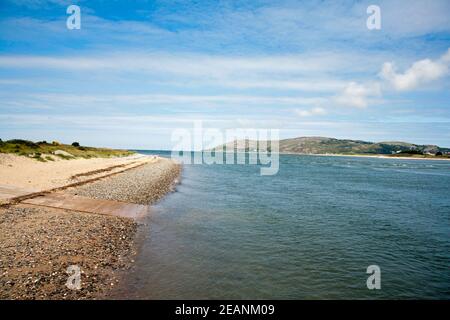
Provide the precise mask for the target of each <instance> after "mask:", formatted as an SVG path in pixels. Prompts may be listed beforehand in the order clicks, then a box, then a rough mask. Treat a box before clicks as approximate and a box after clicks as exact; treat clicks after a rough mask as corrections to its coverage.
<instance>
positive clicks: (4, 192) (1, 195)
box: [0, 184, 37, 202]
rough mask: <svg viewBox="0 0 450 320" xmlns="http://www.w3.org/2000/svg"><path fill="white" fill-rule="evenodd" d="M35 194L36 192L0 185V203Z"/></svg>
mask: <svg viewBox="0 0 450 320" xmlns="http://www.w3.org/2000/svg"><path fill="white" fill-rule="evenodd" d="M35 192H37V190H31V189H25V188H20V187H15V186H8V185H4V184H0V202H2V201H9V200H11V199H13V198H17V197H22V196H25V195H28V194H32V193H35Z"/></svg>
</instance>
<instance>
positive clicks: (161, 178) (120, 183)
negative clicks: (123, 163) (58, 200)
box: [67, 158, 181, 204]
mask: <svg viewBox="0 0 450 320" xmlns="http://www.w3.org/2000/svg"><path fill="white" fill-rule="evenodd" d="M180 170H181V167H180V165H179V164H176V163H175V162H173V161H172V160H169V159H164V158H161V159H159V160H158V162H156V163H151V164H146V165H144V166H141V167H138V168H134V169H130V170H128V171H125V172H122V173H119V174H116V175H113V176H110V177H107V178H103V179H100V180H97V181H95V182H92V183H89V184H85V185H82V186H78V187H76V188H72V189H69V190H67V192H70V193H72V194H75V195H80V196H85V197H89V198H95V199H106V200H117V201H124V202H130V203H137V204H152V203H154V202H156V201H158V200H159V199H161V198H162V197H163V196H164V195H165V194H166V193H168V192H170V191H171V190H172V188H173V185H174V182H175V183H176V181H177V179H178V176H179V175H180Z"/></svg>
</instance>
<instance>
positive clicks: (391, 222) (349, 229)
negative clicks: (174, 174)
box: [120, 152, 450, 299]
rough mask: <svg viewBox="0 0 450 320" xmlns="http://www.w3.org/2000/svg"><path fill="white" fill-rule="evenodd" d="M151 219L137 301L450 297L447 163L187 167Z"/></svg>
mask: <svg viewBox="0 0 450 320" xmlns="http://www.w3.org/2000/svg"><path fill="white" fill-rule="evenodd" d="M148 153H151V152H148ZM147 222H148V225H147V226H145V234H146V237H145V239H144V240H143V245H142V248H141V250H140V253H139V255H138V257H137V260H136V265H135V267H134V268H133V269H132V270H131V272H130V273H129V274H128V275H127V279H126V281H125V282H126V287H125V288H122V289H121V291H120V292H121V293H120V294H122V295H123V296H126V297H129V298H147V299H174V298H180V299H188V298H189V299H204V298H205V299H260V298H262V299H265V298H273V299H343V298H400V299H403V298H439V299H449V298H450V269H449V267H450V162H446V161H430V160H390V159H388V160H385V159H367V158H354V157H321V156H290V155H283V156H281V159H280V171H279V173H278V174H277V175H276V176H260V174H259V167H258V166H249V165H247V166H243V165H212V166H211V165H210V166H208V165H185V166H184V169H183V174H182V181H181V184H180V185H178V187H177V191H176V192H174V193H172V194H170V195H168V196H167V197H166V198H165V199H164V200H163V201H161V202H160V203H159V204H157V205H156V206H155V207H154V208H153V212H152V214H151V216H150V217H149V218H148V221H147ZM372 264H376V265H379V266H380V268H381V279H382V280H381V286H382V289H381V290H368V289H367V287H366V280H367V277H368V275H367V274H366V268H367V266H369V265H372Z"/></svg>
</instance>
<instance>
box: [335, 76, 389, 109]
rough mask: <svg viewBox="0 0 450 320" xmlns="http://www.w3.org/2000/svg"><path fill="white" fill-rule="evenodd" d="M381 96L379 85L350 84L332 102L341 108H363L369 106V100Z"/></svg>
mask: <svg viewBox="0 0 450 320" xmlns="http://www.w3.org/2000/svg"><path fill="white" fill-rule="evenodd" d="M380 94H381V90H380V85H379V84H378V83H373V84H359V83H356V82H350V83H349V84H348V85H347V87H346V88H345V89H344V91H343V92H342V93H341V94H339V95H338V96H336V97H335V98H334V101H335V102H336V103H337V104H339V105H343V106H348V107H356V108H365V107H367V106H368V105H369V99H370V98H372V97H375V96H379V95H380Z"/></svg>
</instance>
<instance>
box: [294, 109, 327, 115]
mask: <svg viewBox="0 0 450 320" xmlns="http://www.w3.org/2000/svg"><path fill="white" fill-rule="evenodd" d="M295 113H296V114H297V115H298V116H300V117H310V116H322V115H325V114H327V111H326V110H325V109H324V108H321V107H315V108H312V109H309V110H301V109H296V110H295Z"/></svg>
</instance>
